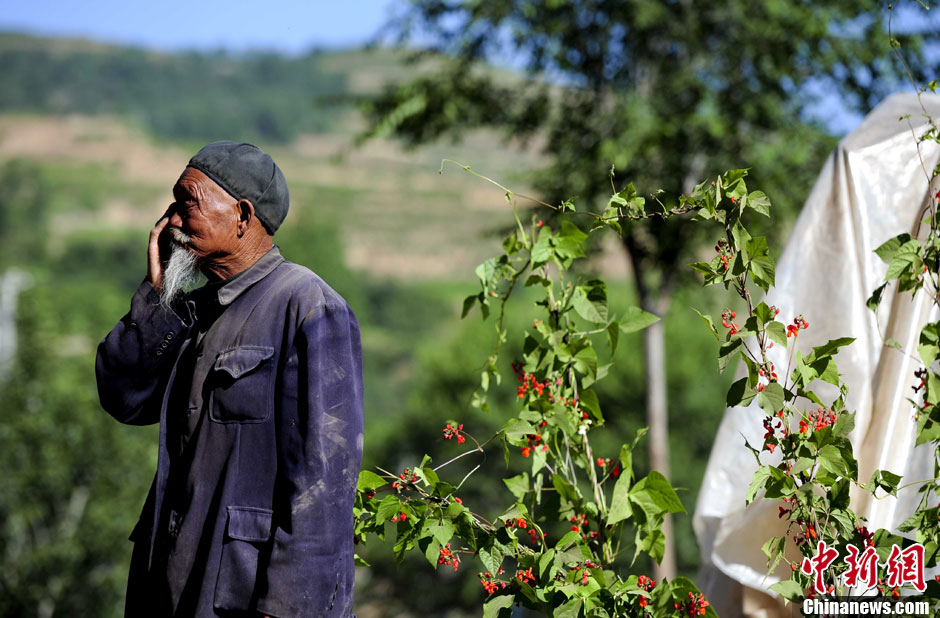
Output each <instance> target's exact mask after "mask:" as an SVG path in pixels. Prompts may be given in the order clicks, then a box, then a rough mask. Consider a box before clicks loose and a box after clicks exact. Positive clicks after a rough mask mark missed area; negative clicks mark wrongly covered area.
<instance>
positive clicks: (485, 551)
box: [477, 542, 505, 577]
mask: <svg viewBox="0 0 940 618" xmlns="http://www.w3.org/2000/svg"><path fill="white" fill-rule="evenodd" d="M504 555H505V554H503V551H502V545H500V544H499V543H497V542H494V543H493V544H491V545H489V546H487V547H481V548H480V549H479V550H477V556H479V558H480V562H482V563H483V566H484V567H486V570H487V571H489V572H490V573H492V574H493V576H494V577H495V576H496V573H497V572H498V571H499V566H500V565H501V564H502V563H503V556H504Z"/></svg>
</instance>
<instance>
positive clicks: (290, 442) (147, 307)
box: [96, 142, 362, 618]
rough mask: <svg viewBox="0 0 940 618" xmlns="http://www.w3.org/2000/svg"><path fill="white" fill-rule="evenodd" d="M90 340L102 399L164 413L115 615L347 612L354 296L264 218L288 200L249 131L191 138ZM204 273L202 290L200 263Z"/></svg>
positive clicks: (120, 410)
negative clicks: (113, 314)
mask: <svg viewBox="0 0 940 618" xmlns="http://www.w3.org/2000/svg"><path fill="white" fill-rule="evenodd" d="M173 196H174V198H175V201H174V202H173V204H172V205H171V206H170V208H169V209H168V210H167V212H166V214H165V215H164V216H163V218H161V219H160V221H158V222H157V224H156V225H155V226H154V228H153V230H152V231H151V233H150V246H149V251H148V258H149V259H148V273H147V278H146V280H145V281H144V282H143V284H142V285H141V286H140V288H139V289H138V290H137V293H136V294H135V295H134V297H133V299H132V300H131V310H130V313H128V314H127V315H125V316H124V317H123V318H121V320H120V321H119V322H118V323H117V325H116V326H115V327H114V329H113V330H112V331H111V332H110V333H109V334H108V335H107V337H105V339H104V340H103V341H102V342H101V344H100V345H99V347H98V358H97V363H96V371H97V377H98V393H99V395H100V398H101V405H102V406H103V407H104V409H105V410H107V411H108V412H109V413H110V414H111V415H112V416H114V417H115V418H116V419H117V420H119V421H120V422H122V423H128V424H131V425H146V424H151V423H159V424H160V445H159V456H158V461H157V473H156V476H155V478H154V482H153V485H152V486H151V488H150V493H149V495H148V497H147V500H146V502H145V505H144V508H143V513H142V514H141V516H140V521H139V523H138V524H137V526H136V527H135V528H134V531H133V532H132V533H131V540H132V541H134V543H135V544H134V552H133V556H132V558H131V568H130V575H129V578H128V588H127V604H126V609H125V615H126V616H128V617H129V618H140V617H146V616H154V617H160V618H168V617H170V616H186V617H190V616H197V617H209V616H265V615H267V616H272V617H276V618H300V617H314V616H342V617H344V618H345V617H348V616H350V615H351V611H352V599H353V570H354V568H353V567H354V565H353V549H352V543H353V529H352V506H353V500H354V495H355V488H356V479H357V477H358V473H359V465H360V459H361V455H362V370H361V366H362V360H361V349H360V343H359V326H358V324H357V322H356V318H355V316H354V315H353V312H352V310H351V309H350V308H349V306H348V305H347V304H346V302H345V301H344V300H343V298H342V297H341V296H340V295H339V294H337V293H336V292H335V291H334V290H333V289H332V288H330V287H329V286H328V285H327V284H326V283H324V282H323V280H322V279H320V278H319V277H318V276H317V275H315V274H314V273H312V272H311V271H310V270H308V269H306V268H304V267H302V266H299V265H297V264H292V263H291V262H288V261H285V260H284V258H283V257H281V254H280V251H279V250H278V248H277V247H276V246H275V245H274V244H273V240H272V236H273V234H274V232H275V230H277V228H278V226H279V225H280V224H281V222H282V221H283V220H284V217H285V216H286V214H287V209H288V192H287V184H286V182H285V180H284V176H283V174H282V173H281V170H280V169H279V168H278V167H277V165H276V164H275V163H274V161H273V160H272V159H271V157H269V156H268V155H267V154H265V153H264V152H262V151H261V150H260V149H259V148H257V147H255V146H252V145H250V144H239V143H235V142H215V143H212V144H209V145H208V146H206V147H205V148H203V149H202V150H200V151H199V152H198V153H197V154H196V155H195V156H194V157H193V158H192V159H191V160H190V161H189V165H188V166H187V167H186V169H185V170H184V171H183V174H182V175H181V176H180V178H179V180H178V181H177V183H176V185H175V186H174V187H173ZM198 271H202V273H203V274H205V276H206V277H207V278H208V283H207V284H206V285H205V286H203V287H202V288H199V289H197V290H195V291H192V292H189V293H185V294H184V293H182V290H183V288H185V287H188V286H191V285H192V283H193V277H194V275H197V273H198Z"/></svg>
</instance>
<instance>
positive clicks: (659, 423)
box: [623, 234, 676, 580]
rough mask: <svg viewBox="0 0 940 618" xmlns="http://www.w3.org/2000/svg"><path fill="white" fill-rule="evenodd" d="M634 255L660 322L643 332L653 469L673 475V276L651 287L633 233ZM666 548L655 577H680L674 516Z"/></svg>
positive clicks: (646, 298) (646, 303) (647, 306)
mask: <svg viewBox="0 0 940 618" xmlns="http://www.w3.org/2000/svg"><path fill="white" fill-rule="evenodd" d="M623 241H624V247H626V249H627V253H628V255H629V257H630V264H631V266H632V269H633V280H634V285H636V290H637V296H638V297H639V300H640V307H641V308H642V309H643V311H646V312H649V313H652V314H653V315H655V316H658V317H659V318H660V321H658V322H656V323H655V324H653V325H651V326H649V327H648V328H647V329H646V330H645V331H643V344H644V345H643V353H644V361H645V362H644V372H645V378H646V424H647V425H648V426H649V434H648V435H649V447H648V448H649V465H650V470H656V471H657V472H660V473H662V475H663V476H665V477H666V479H667V480H668V479H669V478H670V474H669V414H668V409H667V407H666V328H665V325H664V323H663V320H664V319H665V317H666V313H667V312H668V311H669V303H670V301H671V299H672V285H671V284H672V277H671V276H670V273H669V272H668V270H667V271H666V272H663V273H662V278H661V280H659V281H658V282H657V283H658V285H655V286H651V285H650V282H649V281H648V280H647V278H646V275H647V273H646V271H645V269H644V266H643V255H642V254H643V252H642V249H640V248H639V247H638V245H637V244H636V242H635V239H634V238H633V236H632V235H630V234H627V235H625V236H624V237H623ZM663 536H664V537H665V549H664V551H663V559H662V562H661V563H660V564H659V565H657V566H655V567H654V569H653V578H654V579H656V580H662V579H663V578H666V579H672V578H674V577H675V576H676V549H675V539H674V538H673V534H672V518H671V516H669V515H666V517H665V519H664V520H663Z"/></svg>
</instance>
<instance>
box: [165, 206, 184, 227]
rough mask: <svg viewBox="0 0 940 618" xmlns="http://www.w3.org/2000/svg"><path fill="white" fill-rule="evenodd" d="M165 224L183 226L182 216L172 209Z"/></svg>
mask: <svg viewBox="0 0 940 618" xmlns="http://www.w3.org/2000/svg"><path fill="white" fill-rule="evenodd" d="M167 225H169V226H170V227H180V228H181V227H183V218H182V217H181V216H180V213H179V212H177V211H176V209H175V208H174V209H173V212H172V213H170V219H169V221H167Z"/></svg>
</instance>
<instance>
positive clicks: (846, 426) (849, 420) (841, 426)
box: [832, 412, 855, 437]
mask: <svg viewBox="0 0 940 618" xmlns="http://www.w3.org/2000/svg"><path fill="white" fill-rule="evenodd" d="M853 429H855V414H854V413H852V412H842V413H840V414H839V417H838V418H837V419H836V424H835V425H833V426H832V435H834V436H842V437H845V436H847V435H849V433H850V432H851V431H852V430H853Z"/></svg>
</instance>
